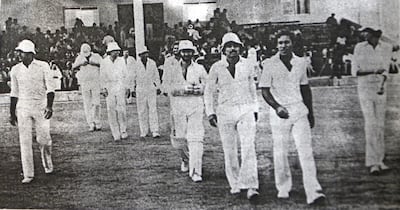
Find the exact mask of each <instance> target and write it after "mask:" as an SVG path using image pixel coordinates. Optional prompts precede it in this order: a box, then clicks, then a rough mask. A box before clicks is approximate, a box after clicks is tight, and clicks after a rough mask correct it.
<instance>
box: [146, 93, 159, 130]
mask: <svg viewBox="0 0 400 210" xmlns="http://www.w3.org/2000/svg"><path fill="white" fill-rule="evenodd" d="M147 97H148V106H149V124H150V130H151V132H152V134H153V137H158V136H160V133H159V125H158V111H157V93H156V92H155V91H151V92H150V93H149V94H148V96H147Z"/></svg>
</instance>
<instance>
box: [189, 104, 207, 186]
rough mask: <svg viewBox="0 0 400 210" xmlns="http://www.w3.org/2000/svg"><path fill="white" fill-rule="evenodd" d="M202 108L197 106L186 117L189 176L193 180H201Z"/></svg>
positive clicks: (202, 149) (202, 150)
mask: <svg viewBox="0 0 400 210" xmlns="http://www.w3.org/2000/svg"><path fill="white" fill-rule="evenodd" d="M203 113H204V111H203V108H199V109H198V110H196V112H195V113H193V114H192V115H190V116H189V117H188V124H187V131H186V136H187V140H188V147H189V176H190V177H192V180H193V181H195V182H199V181H202V160H203V152H204V148H203V138H204V125H203V115H204V114H203Z"/></svg>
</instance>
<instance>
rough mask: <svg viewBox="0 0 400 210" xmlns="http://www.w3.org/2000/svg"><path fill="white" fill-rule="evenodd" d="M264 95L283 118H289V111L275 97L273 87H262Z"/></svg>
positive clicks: (266, 100)
mask: <svg viewBox="0 0 400 210" xmlns="http://www.w3.org/2000/svg"><path fill="white" fill-rule="evenodd" d="M261 90H262V96H263V98H264V100H265V102H267V104H269V105H270V106H271V107H272V108H274V109H275V112H276V114H277V115H278V116H279V117H280V118H283V119H288V118H289V112H288V111H287V109H286V108H285V107H283V106H282V105H280V104H279V103H278V102H277V101H276V100H275V98H274V96H273V95H272V93H271V88H270V87H263V88H262V89H261Z"/></svg>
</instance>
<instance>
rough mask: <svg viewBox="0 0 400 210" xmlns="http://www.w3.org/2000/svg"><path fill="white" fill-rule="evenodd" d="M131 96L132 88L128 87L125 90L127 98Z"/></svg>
mask: <svg viewBox="0 0 400 210" xmlns="http://www.w3.org/2000/svg"><path fill="white" fill-rule="evenodd" d="M129 96H131V90H130V89H126V90H125V98H129Z"/></svg>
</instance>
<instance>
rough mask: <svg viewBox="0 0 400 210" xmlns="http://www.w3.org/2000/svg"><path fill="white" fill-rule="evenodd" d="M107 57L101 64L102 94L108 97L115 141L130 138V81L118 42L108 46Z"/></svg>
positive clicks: (107, 101) (109, 120) (110, 121)
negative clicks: (128, 119)
mask: <svg viewBox="0 0 400 210" xmlns="http://www.w3.org/2000/svg"><path fill="white" fill-rule="evenodd" d="M106 52H107V54H108V55H107V57H105V58H104V59H103V60H102V61H101V63H100V81H101V85H102V94H103V95H104V96H106V103H107V114H108V122H109V124H110V128H111V133H112V136H113V138H114V140H115V141H119V140H121V139H126V138H128V133H127V132H126V100H125V99H126V98H127V97H128V95H129V93H130V89H129V86H130V81H129V78H130V77H129V74H128V70H127V68H126V65H125V61H124V59H123V58H122V57H119V53H120V52H121V48H120V47H119V46H118V44H117V43H116V42H110V43H109V44H108V45H107V51H106Z"/></svg>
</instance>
